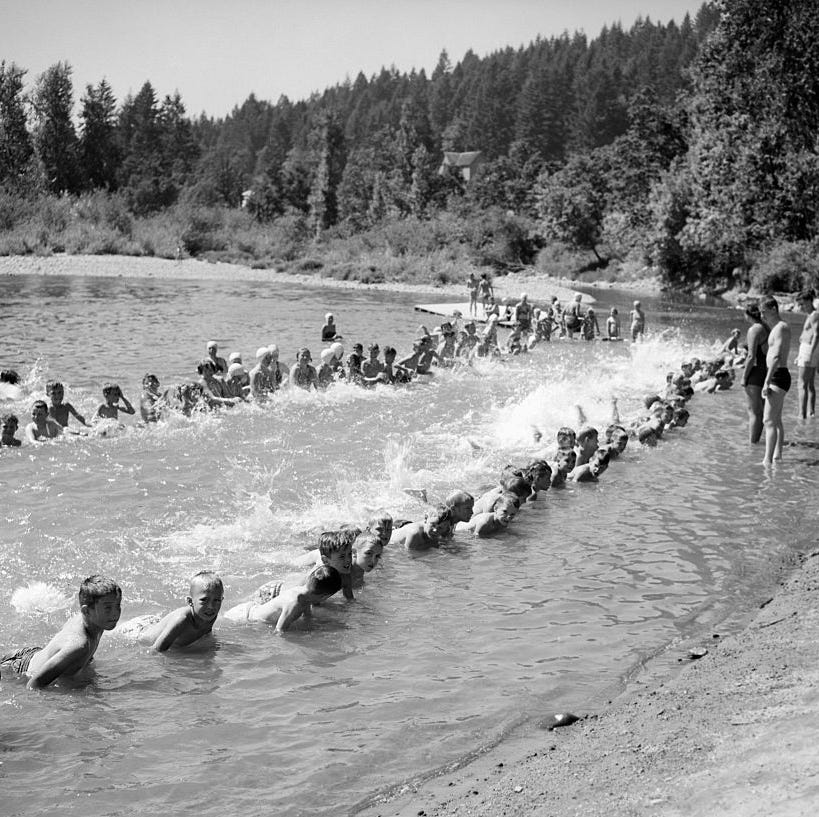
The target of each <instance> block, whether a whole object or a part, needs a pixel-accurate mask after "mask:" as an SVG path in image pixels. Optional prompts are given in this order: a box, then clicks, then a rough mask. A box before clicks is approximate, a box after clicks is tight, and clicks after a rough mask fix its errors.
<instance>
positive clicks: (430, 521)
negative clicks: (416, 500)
mask: <svg viewBox="0 0 819 817" xmlns="http://www.w3.org/2000/svg"><path fill="white" fill-rule="evenodd" d="M452 527H453V525H452V512H451V510H450V509H449V508H448V507H447V506H446V505H438V506H436V507H435V508H433V509H430V510H429V511H427V513H426V514H425V515H424V521H423V522H410V523H409V524H407V525H403V526H402V527H400V528H398V529H397V530H395V531H393V534H392V536H391V537H390V544H391V545H403V546H404V547H405V548H406V549H407V550H429V549H430V548H437V547H439V546H440V542H439V539H440V538H441V537H442V536H443V537H446V536H449V535H450V532H451V530H452Z"/></svg>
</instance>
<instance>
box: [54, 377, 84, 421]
mask: <svg viewBox="0 0 819 817" xmlns="http://www.w3.org/2000/svg"><path fill="white" fill-rule="evenodd" d="M46 395H47V396H48V397H49V398H50V399H51V405H50V406H49V407H48V416H49V417H51V419H52V420H56V421H57V422H58V423H59V424H60V425H61V426H62V427H63V428H67V427H68V418H69V415H70V416H71V417H73V418H74V419H75V420H76V421H77V422H78V423H79V424H80V425H83V426H87V425H88V423H86V422H85V417H83V416H82V414H80V413H79V412H78V411H77V409H75V408H74V406H72V405H71V403H64V402H63V397H64V395H65V389H64V387H63V384H62V383H59V382H58V381H56V380H52V381H51V382H49V383H46Z"/></svg>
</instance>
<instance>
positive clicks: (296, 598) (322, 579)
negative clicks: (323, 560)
mask: <svg viewBox="0 0 819 817" xmlns="http://www.w3.org/2000/svg"><path fill="white" fill-rule="evenodd" d="M339 590H341V575H340V574H339V572H338V571H337V570H335V569H334V568H332V567H329V566H328V565H319V566H318V567H316V568H314V569H313V570H312V571H310V573H308V574H307V577H306V578H305V580H304V582H303V583H302V584H298V585H295V586H293V587H288V588H285V589H283V590H281V591H280V592H279V594H278V595H276V596H274V597H273V598H272V599H270V600H269V601H266V602H264V603H261V604H260V603H258V602H255V601H246V602H244V603H242V604H237V605H236V606H235V607H232V608H231V609H230V610H228V611H227V612H226V613H225V615H224V618H226V619H229V620H231V621H262V622H265V623H267V624H275V625H276V631H277V632H280V633H282V632H285V631H286V630H289V629H290V627H291V626H292V625H293V624H294V623H295V622H296V621H298V620H299V619H300V618H304V619H309V618H310V617H311V615H312V607H313V605H314V604H320V603H321V602H323V601H326V600H327V599H329V598H330V597H331V596H333V595H335V594H336V593H338V591H339Z"/></svg>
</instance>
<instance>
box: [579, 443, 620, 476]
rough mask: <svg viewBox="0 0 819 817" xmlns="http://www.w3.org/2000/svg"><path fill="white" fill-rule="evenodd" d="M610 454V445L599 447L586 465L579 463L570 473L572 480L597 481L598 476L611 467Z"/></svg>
mask: <svg viewBox="0 0 819 817" xmlns="http://www.w3.org/2000/svg"><path fill="white" fill-rule="evenodd" d="M610 458H611V457H610V454H609V449H608V446H607V447H605V448H598V449H597V450H596V451H595V452H594V454H592V456H591V459H590V460H589V461H588V462H587V463H586V464H585V465H578V466H577V467H576V468H575V469H574V470H573V471H572V472H571V474H569V479H570V480H571V481H572V482H597V478H598V477H599V476H600V475H601V474H602V473H603V472H604V471H605V470H606V469H607V468H608V467H609V460H610Z"/></svg>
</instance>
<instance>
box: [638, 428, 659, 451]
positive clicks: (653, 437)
mask: <svg viewBox="0 0 819 817" xmlns="http://www.w3.org/2000/svg"><path fill="white" fill-rule="evenodd" d="M637 439H638V440H639V441H640V442H641V443H642V444H643V445H648V446H655V445H657V440H658V439H659V434H658V433H657V429H656V428H654V426H652V425H649V424H648V423H646V424H645V425H641V426H640V427H639V428H638V429H637Z"/></svg>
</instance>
